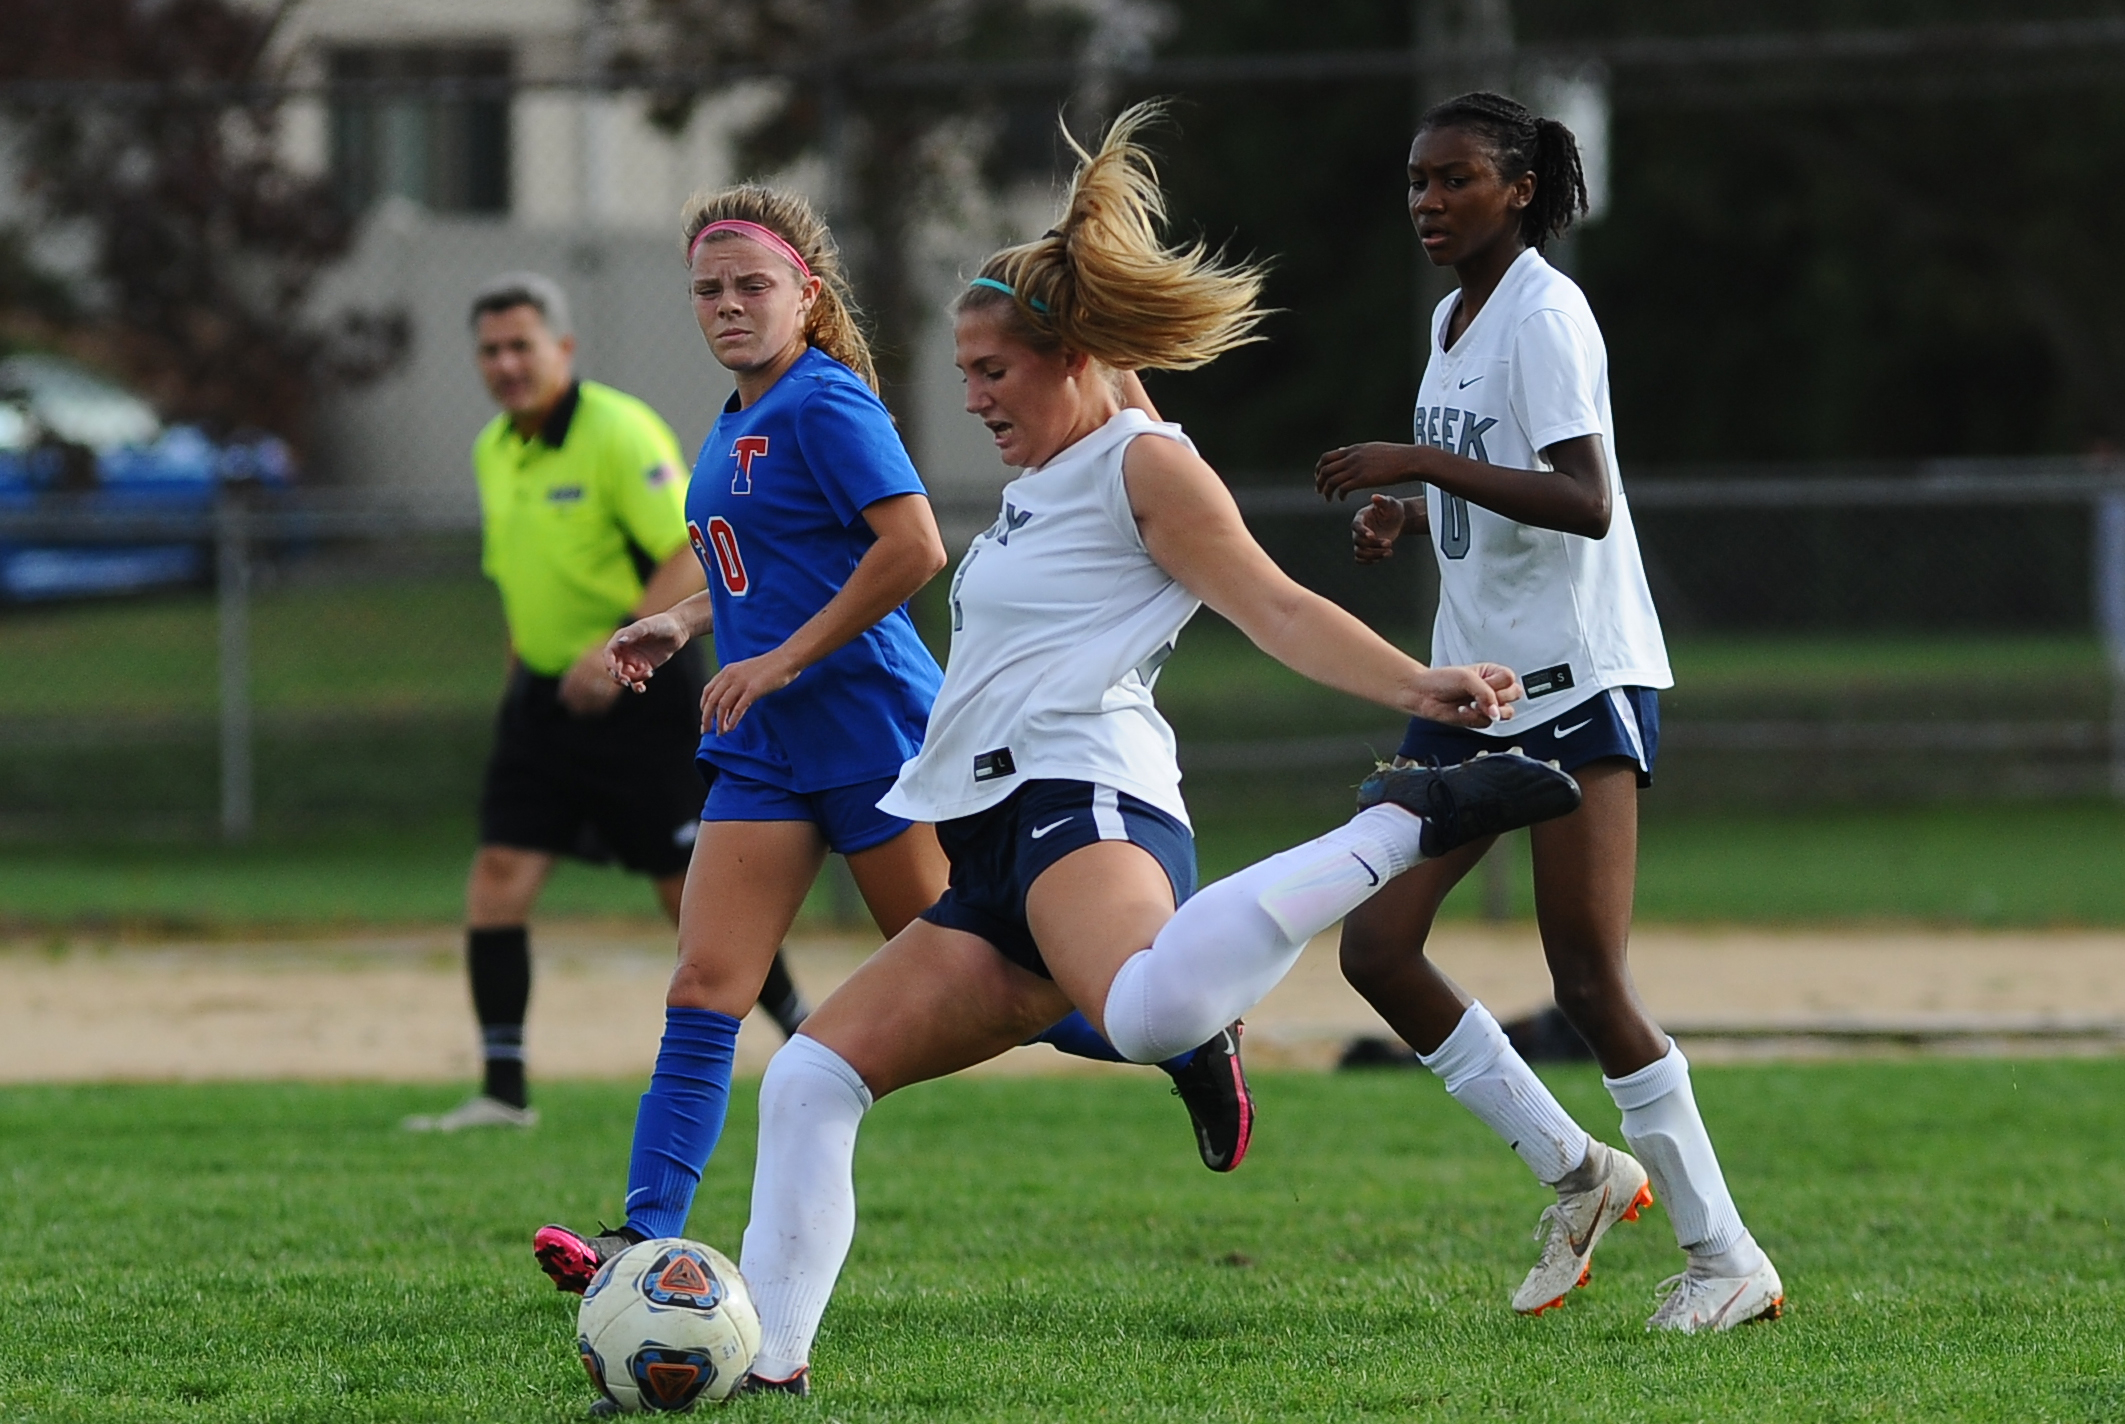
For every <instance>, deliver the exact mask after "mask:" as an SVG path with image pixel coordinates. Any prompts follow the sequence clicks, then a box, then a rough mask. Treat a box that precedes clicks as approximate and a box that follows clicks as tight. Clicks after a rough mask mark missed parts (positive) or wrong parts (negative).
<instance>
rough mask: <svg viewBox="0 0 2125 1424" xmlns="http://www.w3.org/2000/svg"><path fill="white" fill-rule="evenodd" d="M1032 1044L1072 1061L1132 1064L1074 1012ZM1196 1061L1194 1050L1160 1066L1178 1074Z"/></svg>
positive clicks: (1033, 1039)
mask: <svg viewBox="0 0 2125 1424" xmlns="http://www.w3.org/2000/svg"><path fill="white" fill-rule="evenodd" d="M1030 1042H1033V1043H1045V1044H1047V1045H1048V1046H1049V1047H1050V1048H1053V1049H1055V1050H1056V1051H1057V1052H1060V1053H1067V1054H1069V1055H1070V1056H1071V1057H1072V1058H1089V1059H1091V1060H1092V1061H1093V1062H1095V1063H1127V1062H1128V1061H1129V1060H1128V1059H1126V1058H1124V1057H1122V1056H1121V1054H1120V1053H1119V1052H1118V1051H1116V1049H1115V1047H1114V1045H1113V1044H1111V1043H1109V1042H1107V1040H1106V1039H1105V1038H1104V1037H1102V1036H1101V1034H1100V1031H1099V1030H1098V1029H1096V1028H1094V1027H1092V1020H1090V1019H1088V1018H1086V1017H1085V1016H1084V1015H1083V1014H1081V1013H1078V1012H1077V1011H1076V1010H1074V1009H1073V1010H1071V1012H1070V1017H1068V1018H1066V1019H1064V1020H1063V1021H1062V1022H1061V1023H1058V1024H1056V1025H1054V1026H1053V1027H1051V1028H1048V1029H1046V1030H1044V1031H1042V1032H1040V1033H1037V1034H1035V1035H1033V1037H1032V1039H1031V1040H1030ZM1194 1057H1195V1050H1194V1049H1192V1048H1191V1049H1189V1050H1188V1051H1187V1052H1186V1053H1183V1054H1181V1055H1180V1056H1178V1057H1176V1058H1171V1059H1168V1060H1167V1061H1166V1062H1164V1063H1161V1064H1159V1065H1158V1066H1159V1067H1161V1068H1163V1069H1165V1070H1166V1071H1167V1072H1168V1073H1178V1072H1180V1071H1181V1069H1183V1068H1185V1067H1187V1066H1188V1064H1189V1061H1190V1060H1192V1059H1193V1058H1194Z"/></svg>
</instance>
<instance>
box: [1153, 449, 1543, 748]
mask: <svg viewBox="0 0 2125 1424" xmlns="http://www.w3.org/2000/svg"><path fill="white" fill-rule="evenodd" d="M1122 472H1123V475H1124V477H1125V478H1126V479H1127V481H1128V486H1129V505H1130V508H1131V509H1132V510H1134V511H1135V514H1136V523H1137V528H1138V529H1139V530H1140V531H1141V532H1142V534H1143V537H1144V546H1145V548H1147V549H1148V550H1149V551H1150V553H1151V557H1152V558H1153V559H1154V560H1156V561H1157V563H1158V565H1159V567H1160V568H1162V569H1164V570H1165V571H1166V572H1167V573H1169V574H1171V575H1172V576H1173V578H1174V579H1175V581H1176V582H1178V583H1179V584H1180V585H1181V586H1182V587H1183V588H1185V589H1187V590H1188V591H1189V592H1190V593H1192V594H1194V595H1195V596H1196V597H1197V598H1200V599H1201V600H1202V601H1203V602H1204V603H1205V604H1206V605H1207V606H1209V607H1210V608H1211V609H1213V610H1215V611H1216V612H1217V613H1219V614H1221V615H1222V616H1223V617H1225V618H1227V619H1229V620H1230V621H1231V622H1232V624H1233V625H1234V626H1235V627H1237V628H1238V629H1239V630H1240V631H1241V632H1243V633H1245V634H1246V635H1247V636H1248V637H1249V638H1250V639H1252V640H1253V641H1254V643H1255V645H1256V646H1257V647H1259V648H1260V649H1261V650H1262V651H1263V652H1265V653H1267V654H1269V656H1271V657H1273V658H1275V659H1276V660H1277V661H1278V662H1280V663H1282V664H1284V666H1286V667H1288V668H1290V669H1291V670H1292V671H1293V672H1296V673H1299V674H1301V675H1303V676H1305V677H1309V678H1311V679H1313V680H1314V681H1315V682H1318V683H1320V684H1322V685H1323V686H1325V687H1333V688H1335V689H1336V690H1337V691H1339V692H1347V693H1350V694H1351V695H1352V696H1355V697H1363V698H1365V699H1367V700H1368V701H1372V702H1378V703H1380V704H1382V705H1384V706H1388V707H1393V708H1395V709H1397V710H1398V711H1401V712H1404V713H1407V714H1409V715H1411V716H1417V717H1427V718H1430V719H1432V720H1434V721H1439V722H1454V723H1458V724H1461V725H1463V726H1487V725H1489V724H1490V723H1492V722H1497V721H1502V720H1504V719H1506V718H1509V717H1511V716H1512V709H1511V707H1509V706H1508V705H1507V704H1509V703H1511V702H1514V701H1516V700H1518V699H1519V697H1520V696H1521V687H1520V680H1519V678H1518V677H1516V676H1514V674H1513V673H1512V672H1511V671H1510V670H1509V669H1506V668H1502V667H1498V666H1495V665H1493V664H1489V663H1485V664H1480V665H1478V666H1475V667H1457V668H1427V667H1426V666H1424V664H1422V663H1420V662H1418V661H1416V660H1415V659H1414V658H1411V657H1410V656H1408V655H1407V654H1405V653H1403V652H1402V651H1400V650H1399V649H1397V648H1396V647H1394V646H1393V645H1392V644H1390V643H1389V642H1387V640H1386V639H1384V638H1382V637H1380V635H1379V634H1377V633H1375V632H1373V631H1372V630H1371V629H1370V628H1367V627H1366V626H1365V625H1364V624H1363V623H1361V622H1359V621H1358V620H1357V619H1356V618H1353V617H1352V616H1351V615H1350V614H1348V613H1346V612H1344V611H1343V610H1342V609H1341V608H1338V607H1337V606H1336V605H1335V604H1333V603H1330V602H1329V601H1328V600H1327V599H1325V598H1322V597H1321V596H1320V595H1319V594H1316V593H1313V592H1310V591H1309V590H1307V589H1304V588H1301V587H1300V586H1299V585H1298V584H1296V583H1294V582H1292V580H1291V579H1290V577H1289V576H1287V575H1286V574H1285V573H1284V571H1283V570H1282V569H1280V568H1278V567H1277V566H1276V563H1275V561H1274V560H1272V559H1271V558H1270V557H1269V555H1268V554H1267V553H1265V552H1263V550H1262V546H1261V545H1259V544H1257V543H1256V542H1255V541H1254V536H1253V535H1251V534H1249V533H1248V532H1247V526H1246V523H1245V522H1244V521H1243V520H1242V519H1241V518H1240V511H1239V506H1238V505H1236V504H1234V503H1233V501H1232V494H1231V492H1230V491H1228V490H1227V489H1226V488H1225V486H1224V483H1223V482H1222V481H1221V480H1219V479H1218V477H1217V473H1216V471H1214V470H1212V469H1211V468H1210V466H1209V465H1208V464H1206V463H1204V461H1203V460H1202V458H1201V457H1200V456H1198V455H1196V454H1194V453H1192V452H1191V451H1189V450H1188V449H1187V448H1186V447H1184V446H1182V445H1180V444H1178V443H1177V442H1175V441H1171V440H1162V439H1157V438H1142V439H1138V440H1136V441H1135V442H1133V443H1132V444H1131V445H1130V446H1129V452H1128V454H1127V455H1126V456H1125V457H1124V458H1123V461H1122Z"/></svg>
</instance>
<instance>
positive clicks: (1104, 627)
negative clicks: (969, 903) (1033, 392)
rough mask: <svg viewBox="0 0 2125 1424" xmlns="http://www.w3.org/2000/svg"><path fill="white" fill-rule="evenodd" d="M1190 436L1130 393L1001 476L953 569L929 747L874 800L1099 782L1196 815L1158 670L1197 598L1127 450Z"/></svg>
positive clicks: (973, 801) (948, 804) (989, 802)
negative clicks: (1162, 535) (995, 508)
mask: <svg viewBox="0 0 2125 1424" xmlns="http://www.w3.org/2000/svg"><path fill="white" fill-rule="evenodd" d="M1140 435H1153V436H1158V437H1161V438H1164V439H1168V440H1177V441H1179V442H1180V443H1181V444H1183V445H1187V446H1188V448H1189V449H1190V450H1193V449H1194V448H1195V446H1194V445H1193V444H1192V443H1191V442H1190V441H1189V439H1188V437H1187V436H1185V435H1183V434H1182V433H1181V428H1180V427H1179V426H1178V425H1167V424H1161V423H1159V422H1157V421H1154V420H1152V419H1151V418H1150V417H1149V416H1147V415H1145V414H1144V413H1143V412H1142V411H1140V410H1135V409H1127V410H1123V411H1122V412H1121V413H1120V414H1118V415H1116V416H1115V417H1114V418H1113V419H1112V420H1110V421H1108V422H1107V423H1106V424H1105V425H1103V426H1101V427H1100V428H1099V429H1098V430H1096V431H1094V432H1093V433H1092V434H1090V435H1087V436H1086V437H1085V438H1084V439H1082V440H1080V441H1078V442H1077V443H1076V444H1074V445H1072V446H1070V447H1069V448H1068V449H1066V450H1064V451H1062V452H1061V453H1060V454H1058V455H1057V456H1056V457H1055V458H1054V459H1053V460H1051V461H1049V462H1048V463H1047V464H1045V465H1041V466H1038V467H1036V468H1033V469H1029V470H1027V471H1026V472H1025V473H1024V474H1022V475H1020V476H1019V477H1018V478H1017V479H1015V480H1013V481H1011V483H1009V484H1007V485H1005V486H1004V490H1003V512H1002V513H1001V514H1000V515H998V516H997V520H996V523H995V524H993V525H991V526H990V527H989V529H988V531H987V532H986V533H983V534H981V535H979V536H978V537H977V538H976V539H975V540H974V542H973V543H972V544H971V545H970V546H968V549H967V555H966V557H965V558H964V559H962V560H961V561H960V564H959V572H958V574H957V575H956V576H955V577H954V578H953V580H952V651H951V656H950V657H949V658H948V659H947V660H946V663H945V674H944V687H943V688H942V689H941V690H940V691H939V692H938V694H937V703H936V705H935V706H934V707H933V708H931V710H930V726H929V731H928V733H927V734H926V735H925V736H924V738H923V744H922V750H921V751H920V752H919V753H917V754H916V755H915V757H914V758H913V759H912V760H910V761H909V762H908V763H907V764H906V765H905V766H903V767H902V768H901V770H900V779H899V781H897V782H896V783H894V786H893V789H892V790H891V791H889V792H887V793H886V795H885V797H884V799H883V800H881V801H880V802H879V803H878V805H879V808H880V809H881V810H884V811H887V812H889V813H891V814H892V815H895V816H905V817H907V818H908V819H910V820H914V821H932V822H935V821H948V820H952V819H954V818H955V817H959V816H971V815H973V814H974V813H975V812H977V811H982V810H986V809H987V808H988V807H990V806H993V805H995V804H997V803H998V802H1000V801H1002V800H1003V799H1004V798H1006V797H1008V796H1009V795H1010V794H1011V793H1012V792H1014V791H1016V790H1017V789H1018V788H1019V787H1021V786H1023V785H1025V784H1026V783H1027V782H1028V781H1034V780H1040V779H1051V778H1052V779H1057V780H1071V781H1091V782H1097V783H1098V784H1099V785H1101V786H1111V787H1113V788H1114V789H1115V790H1117V791H1126V792H1128V793H1129V794H1130V795H1131V796H1135V797H1138V798H1140V799H1142V800H1145V801H1148V802H1150V803H1151V804H1152V805H1154V806H1156V807H1158V808H1159V809H1160V810H1162V811H1164V812H1166V813H1167V814H1168V815H1171V816H1173V817H1175V818H1176V819H1178V820H1179V821H1180V822H1181V823H1182V824H1183V825H1186V824H1187V823H1188V808H1187V806H1186V805H1185V804H1183V803H1182V801H1181V793H1180V780H1181V773H1180V765H1179V763H1178V762H1177V761H1176V760H1175V757H1174V741H1173V729H1172V728H1171V727H1169V726H1167V725H1166V720H1165V718H1163V717H1161V716H1159V714H1158V708H1157V707H1156V706H1154V705H1153V703H1152V700H1151V685H1152V683H1153V682H1154V681H1155V680H1156V679H1157V677H1158V670H1159V668H1160V667H1161V666H1163V665H1164V663H1165V661H1166V658H1167V656H1168V655H1169V654H1171V653H1172V651H1173V643H1174V639H1175V638H1176V637H1178V636H1179V634H1180V631H1181V628H1182V626H1183V625H1185V624H1186V623H1187V621H1188V620H1189V619H1190V618H1192V617H1194V616H1195V610H1196V609H1197V608H1199V607H1201V606H1202V605H1201V603H1200V602H1199V601H1198V600H1197V599H1196V597H1195V596H1194V595H1193V594H1191V593H1189V592H1188V591H1187V590H1186V589H1184V588H1182V587H1181V586H1180V585H1179V584H1178V583H1176V582H1174V580H1173V576H1172V575H1171V574H1169V573H1167V572H1166V571H1165V570H1164V569H1162V568H1160V567H1159V566H1158V565H1157V564H1156V563H1155V562H1153V560H1152V558H1151V555H1150V553H1149V552H1148V551H1147V550H1146V549H1145V548H1144V541H1143V536H1142V535H1141V534H1139V533H1138V532H1137V527H1136V516H1135V515H1134V514H1133V513H1132V512H1131V510H1130V508H1129V491H1128V488H1127V486H1126V485H1125V483H1124V482H1123V479H1122V454H1123V452H1124V451H1125V450H1127V449H1128V448H1129V442H1130V441H1131V440H1134V439H1135V438H1137V437H1138V436H1140Z"/></svg>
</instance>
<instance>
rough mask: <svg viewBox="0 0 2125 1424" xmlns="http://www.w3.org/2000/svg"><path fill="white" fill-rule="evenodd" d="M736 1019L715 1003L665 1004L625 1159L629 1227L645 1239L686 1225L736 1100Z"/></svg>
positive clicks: (672, 1233) (681, 1229)
mask: <svg viewBox="0 0 2125 1424" xmlns="http://www.w3.org/2000/svg"><path fill="white" fill-rule="evenodd" d="M737 1048H738V1020H736V1019H734V1018H732V1017H731V1016H730V1015H729V1014H719V1013H717V1012H716V1011H715V1010H714V1009H682V1008H667V1009H666V1010H665V1011H664V1043H663V1046H662V1047H661V1048H659V1049H658V1050H657V1069H656V1072H655V1073H653V1074H652V1075H651V1076H650V1080H649V1091H648V1092H646V1093H644V1094H643V1095H642V1106H641V1108H640V1109H639V1110H638V1111H637V1112H636V1114H635V1145H634V1151H633V1153H632V1154H631V1155H630V1156H629V1158H628V1162H627V1229H628V1230H630V1231H636V1232H640V1233H641V1234H642V1236H643V1238H644V1239H648V1238H650V1237H655V1236H677V1235H680V1234H681V1233H683V1232H684V1231H685V1229H686V1216H687V1213H688V1212H689V1211H691V1210H692V1209H693V1204H694V1191H695V1189H696V1188H698V1187H699V1186H700V1185H701V1173H702V1172H703V1171H704V1170H705V1169H706V1168H707V1166H708V1159H709V1157H710V1156H711V1155H712V1154H713V1153H714V1152H715V1150H716V1141H717V1139H718V1138H720V1137H722V1135H723V1116H724V1113H725V1112H726V1111H727V1110H728V1109H729V1107H730V1075H731V1060H732V1059H733V1058H734V1057H735V1056H736V1053H737Z"/></svg>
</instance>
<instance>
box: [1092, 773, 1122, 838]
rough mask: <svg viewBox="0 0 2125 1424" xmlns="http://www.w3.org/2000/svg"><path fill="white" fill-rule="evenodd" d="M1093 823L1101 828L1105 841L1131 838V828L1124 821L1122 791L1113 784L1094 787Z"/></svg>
mask: <svg viewBox="0 0 2125 1424" xmlns="http://www.w3.org/2000/svg"><path fill="white" fill-rule="evenodd" d="M1092 824H1093V825H1094V826H1095V827H1096V828H1098V830H1099V838H1100V839H1101V840H1103V841H1125V840H1127V839H1129V828H1128V826H1126V825H1124V824H1123V823H1122V803H1121V793H1120V792H1119V791H1116V790H1115V789H1114V788H1113V787H1111V786H1094V787H1093V788H1092Z"/></svg>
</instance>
